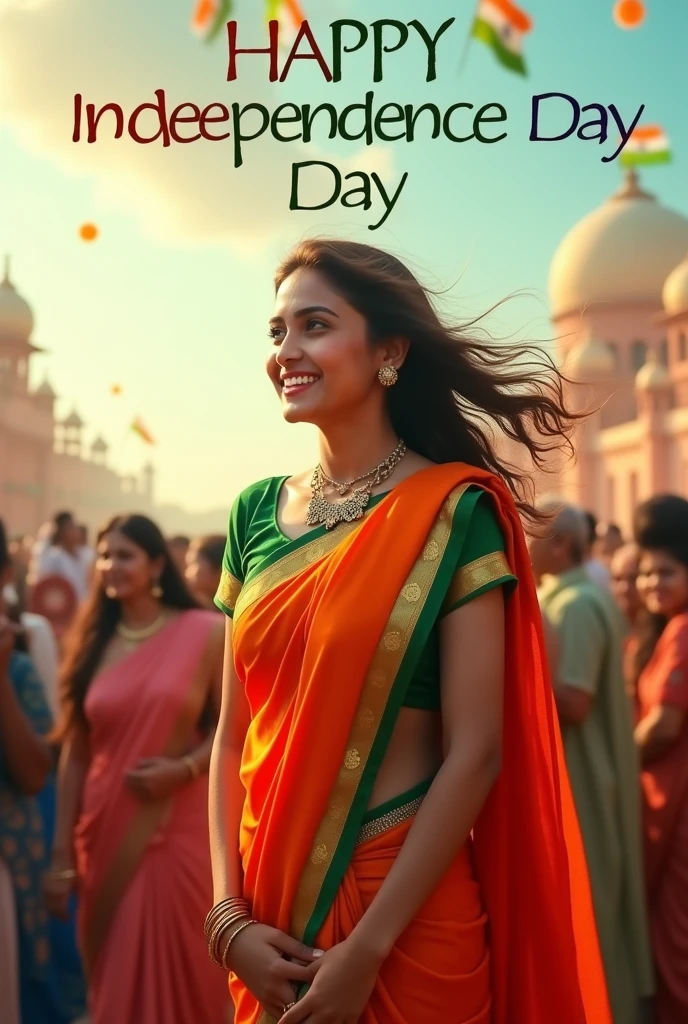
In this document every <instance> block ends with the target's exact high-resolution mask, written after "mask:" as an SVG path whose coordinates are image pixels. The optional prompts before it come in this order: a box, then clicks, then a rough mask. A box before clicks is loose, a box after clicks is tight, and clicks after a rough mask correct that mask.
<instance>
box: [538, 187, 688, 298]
mask: <svg viewBox="0 0 688 1024" xmlns="http://www.w3.org/2000/svg"><path fill="white" fill-rule="evenodd" d="M687 248H688V218H686V217H684V216H683V215H682V214H680V213H676V212H674V211H673V210H668V209H667V208H666V207H664V206H661V205H660V204H659V203H658V202H657V201H656V199H655V197H654V196H652V195H650V194H649V193H648V192H644V191H643V190H642V189H641V188H640V185H639V184H638V176H637V174H636V173H635V172H634V171H632V170H631V171H628V172H627V175H626V179H625V181H624V184H623V185H622V187H621V188H620V189H619V191H618V192H617V193H616V194H615V195H613V196H611V197H610V198H609V199H608V200H607V201H606V202H605V203H603V204H602V206H600V207H598V208H597V209H596V210H593V211H592V213H589V214H588V215H587V217H584V218H583V220H581V221H580V222H579V223H578V224H576V225H575V227H573V228H572V229H571V230H570V231H569V233H568V234H567V235H566V236H565V237H564V239H563V240H562V242H561V244H560V245H559V248H558V249H557V251H556V253H555V254H554V259H553V260H552V264H551V266H550V276H549V291H550V305H551V309H552V315H553V316H555V317H556V316H563V315H564V314H567V313H579V312H581V310H583V309H585V308H586V307H587V306H590V305H591V304H595V305H598V304H601V303H604V304H609V303H629V304H631V303H641V302H644V303H649V304H650V305H655V306H657V308H658V309H659V308H660V306H661V296H662V287H663V285H664V282H665V281H666V278H667V275H668V274H669V273H670V271H671V270H672V269H673V268H674V267H675V266H676V264H677V263H678V262H679V260H680V259H681V257H682V256H683V255H684V254H685V252H686V249H687Z"/></svg>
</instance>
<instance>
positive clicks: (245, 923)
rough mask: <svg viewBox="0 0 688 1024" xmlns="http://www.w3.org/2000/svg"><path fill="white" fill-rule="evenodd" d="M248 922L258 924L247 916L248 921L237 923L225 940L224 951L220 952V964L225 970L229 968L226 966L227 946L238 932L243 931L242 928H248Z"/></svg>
mask: <svg viewBox="0 0 688 1024" xmlns="http://www.w3.org/2000/svg"><path fill="white" fill-rule="evenodd" d="M250 924H258V922H257V921H254V920H253V919H252V918H249V919H248V921H242V922H241V924H240V925H237V927H236V928H235V929H234V931H233V932H232V934H231V935H230V936H229V938H228V940H227V945H226V946H225V950H224V953H223V954H222V962H221V964H220V966H221V967H222V968H223V969H224V970H225V971H228V970H229V967H228V966H227V954H228V953H229V947H230V946H231V945H232V943H233V942H234V940H235V939H236V937H237V935H238V934H239V932H243V930H244V928H248V926H249V925H250Z"/></svg>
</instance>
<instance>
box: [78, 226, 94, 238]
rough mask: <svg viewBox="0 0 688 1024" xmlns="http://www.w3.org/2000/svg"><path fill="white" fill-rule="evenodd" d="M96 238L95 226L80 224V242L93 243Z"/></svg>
mask: <svg viewBox="0 0 688 1024" xmlns="http://www.w3.org/2000/svg"><path fill="white" fill-rule="evenodd" d="M97 237H98V228H97V227H96V225H95V224H82V225H81V227H80V228H79V238H80V239H81V241H82V242H95V240H96V238H97Z"/></svg>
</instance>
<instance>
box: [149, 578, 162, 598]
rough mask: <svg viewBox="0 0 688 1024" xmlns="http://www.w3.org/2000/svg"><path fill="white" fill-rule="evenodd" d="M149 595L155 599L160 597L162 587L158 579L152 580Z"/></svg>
mask: <svg viewBox="0 0 688 1024" xmlns="http://www.w3.org/2000/svg"><path fill="white" fill-rule="evenodd" d="M151 597H154V598H155V599H156V601H159V600H160V598H161V597H162V587H161V586H160V580H153V586H152V587H151Z"/></svg>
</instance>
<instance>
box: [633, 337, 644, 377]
mask: <svg viewBox="0 0 688 1024" xmlns="http://www.w3.org/2000/svg"><path fill="white" fill-rule="evenodd" d="M646 361H647V345H646V343H645V342H644V341H634V342H633V344H632V346H631V363H632V365H633V370H634V372H635V373H637V372H638V370H639V369H640V368H641V366H644V365H645V363H646Z"/></svg>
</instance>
